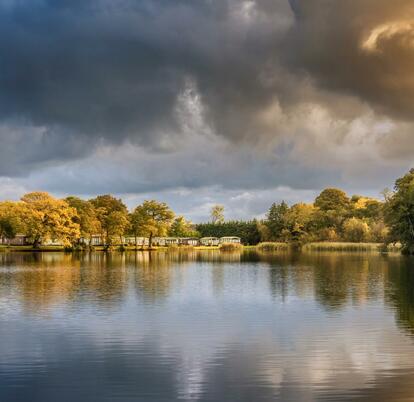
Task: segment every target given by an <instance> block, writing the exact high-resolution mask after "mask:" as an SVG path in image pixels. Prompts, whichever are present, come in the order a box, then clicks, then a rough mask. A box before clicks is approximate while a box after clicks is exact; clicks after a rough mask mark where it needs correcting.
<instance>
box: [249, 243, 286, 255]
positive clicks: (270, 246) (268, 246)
mask: <svg viewBox="0 0 414 402" xmlns="http://www.w3.org/2000/svg"><path fill="white" fill-rule="evenodd" d="M256 249H257V251H262V252H267V253H268V252H275V251H287V250H289V244H288V243H280V242H279V243H278V242H263V243H259V244H258V245H257V246H256Z"/></svg>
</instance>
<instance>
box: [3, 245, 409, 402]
mask: <svg viewBox="0 0 414 402" xmlns="http://www.w3.org/2000/svg"><path fill="white" fill-rule="evenodd" d="M137 255H138V256H139V258H137V261H136V263H135V262H134V256H136V254H134V253H131V254H124V255H119V256H120V257H119V258H118V257H117V256H118V254H116V253H114V254H113V255H111V256H109V257H105V256H104V254H98V253H96V254H91V258H89V257H88V258H85V259H82V258H81V259H80V261H81V263H80V270H79V269H76V270H75V272H78V273H79V272H80V274H81V275H80V278H78V276H77V275H78V274H76V275H75V276H74V277H73V278H72V279H73V280H72V285H73V287H74V289H71V287H70V286H67V284H68V283H70V281H69V280H68V278H69V277H68V276H67V273H68V272H70V266H71V264H73V263H74V262H76V261H77V262H79V261H78V260H77V259H76V258H75V257H74V261H72V260H71V258H72V257H68V256H65V255H63V254H47V255H45V260H44V261H42V264H44V268H43V269H42V268H41V267H40V266H38V267H37V271H43V272H40V274H41V278H43V281H42V282H43V283H50V282H53V281H54V286H55V287H52V289H53V290H54V292H55V293H54V294H55V296H56V295H58V296H59V292H60V296H61V298H60V302H58V303H56V304H50V305H49V306H48V309H47V312H48V314H47V315H46V314H44V315H39V314H35V313H34V312H31V311H27V312H26V314H24V315H23V314H22V310H21V309H22V305H19V304H17V303H16V300H18V298H17V294H18V292H19V291H21V290H22V289H23V290H27V289H28V287H27V286H24V284H23V282H24V279H26V282H29V283H32V284H33V283H34V284H38V282H39V281H36V280H35V279H36V278H39V277H38V276H36V275H37V274H39V272H36V270H34V269H31V268H30V258H29V257H28V256H29V255H28V254H27V255H26V254H25V255H20V254H16V255H15V256H14V257H13V255H8V256H0V257H1V260H2V261H3V265H4V266H6V263H7V264H8V265H7V266H8V268H6V271H7V272H4V270H2V271H0V295H1V294H3V291H4V288H11V289H13V292H15V293H13V294H10V293H7V292H6V294H5V297H2V298H1V299H0V300H1V304H0V311H3V308H4V311H7V314H6V315H2V316H1V317H0V338H1V339H2V342H1V343H0V397H2V396H3V395H4V392H7V391H4V386H2V384H9V382H10V381H11V382H13V381H19V382H20V385H23V388H24V387H26V389H32V388H31V387H35V386H39V385H41V387H40V391H39V392H40V393H39V394H36V395H38V397H39V398H43V399H39V400H42V402H43V400H45V394H46V392H47V390H48V389H50V387H55V388H59V387H64V388H65V395H67V397H68V398H72V400H73V399H74V397H75V394H76V391H77V390H78V388H77V386H78V384H79V383H81V384H85V383H87V384H88V383H90V382H92V381H93V383H94V384H96V385H97V386H96V388H97V396H95V397H92V398H91V399H89V400H91V401H95V400H99V399H98V398H99V397H101V398H102V395H105V393H106V395H107V397H108V395H110V396H112V395H113V393H116V391H118V392H119V390H120V389H122V392H125V393H126V394H128V395H129V396H131V395H134V396H136V395H141V396H142V395H145V396H146V398H147V399H146V400H148V401H150V400H153V399H154V400H162V398H163V397H164V396H165V395H167V394H168V396H167V398H168V399H169V400H174V399H179V398H182V399H184V400H203V401H204V400H207V399H214V398H215V397H218V398H219V397H223V396H228V395H230V396H231V395H233V396H234V392H236V391H237V392H239V393H240V394H239V395H238V400H240V401H242V402H244V401H251V395H256V396H257V398H258V399H257V400H261V399H260V398H261V397H262V400H271V399H275V395H277V396H278V398H280V400H283V401H295V402H296V401H298V400H318V398H319V397H320V396H321V395H323V396H324V397H326V398H327V399H332V396H334V395H342V396H344V395H345V396H347V395H348V396H349V395H352V394H353V393H356V392H358V393H360V394H364V392H365V391H366V392H368V391H367V390H368V389H371V388H381V387H382V386H385V385H384V384H386V383H387V381H388V378H389V377H391V376H398V375H399V373H401V372H410V371H411V372H412V370H413V369H414V363H413V361H412V355H413V353H414V348H413V345H412V339H411V338H409V337H406V336H405V335H404V334H403V333H402V332H401V331H400V329H399V328H398V327H397V325H396V323H395V319H394V312H393V311H392V310H391V309H387V308H386V307H385V306H384V304H383V291H379V289H382V290H383V287H384V286H386V284H387V281H386V278H385V273H386V272H387V269H388V268H389V267H391V265H389V264H390V263H389V260H387V259H383V258H382V257H379V256H370V257H366V256H364V257H361V256H347V257H346V256H345V257H344V256H342V257H339V256H338V255H335V254H332V255H330V256H321V255H316V256H314V257H312V256H302V257H300V259H299V260H296V262H295V263H293V262H292V260H291V259H290V260H289V257H286V258H285V257H283V256H281V257H278V256H274V257H273V258H269V259H266V260H265V261H262V262H260V261H259V262H258V263H252V262H249V261H248V260H247V259H243V262H242V263H228V262H223V260H221V261H220V259H216V258H214V256H210V255H208V254H198V255H193V254H190V256H189V257H188V258H187V259H186V258H185V257H183V256H181V257H180V256H179V255H178V254H174V253H171V254H168V253H167V254H157V257H154V259H153V260H151V259H150V256H149V254H141V253H140V254H137ZM216 255H217V253H216ZM203 256H204V257H203ZM164 258H165V260H163V259H164ZM13 259H14V262H13ZM25 259H26V260H25ZM181 260H183V261H184V264H182V263H177V261H181ZM163 261H164V262H163ZM194 261H197V262H194ZM344 261H347V262H348V263H347V264H344V263H343V262H344ZM364 261H366V264H363V262H364ZM62 263H65V264H67V266H63V265H62ZM24 264H26V267H23V268H21V269H19V266H20V267H21V266H23V265H24ZM151 264H154V265H151ZM157 264H158V265H159V268H160V269H161V271H160V275H161V276H160V278H159V279H160V281H161V282H163V281H164V275H166V271H167V270H168V276H169V279H168V291H165V292H163V294H162V298H161V301H162V302H160V298H157V297H154V298H148V299H144V300H143V299H142V298H141V295H140V293H139V292H138V293H137V292H136V289H137V287H138V288H139V286H140V285H142V280H143V278H142V275H147V274H151V275H153V274H154V276H153V278H152V279H151V281H150V285H151V286H153V281H156V279H157V277H156V273H155V270H156V267H157ZM163 264H164V265H163ZM357 264H358V266H359V268H358V267H357ZM16 265H17V266H16ZM33 265H35V263H34V262H33V261H32V266H33ZM59 267H61V268H62V269H61V271H62V272H61V274H60V275H58V274H57V271H59ZM72 268H73V267H72ZM150 268H153V269H154V271H153V272H149V271H148V270H149V269H150ZM393 268H398V267H393ZM117 270H119V274H117V272H118V271H117ZM335 270H337V271H339V273H342V274H343V273H345V275H346V277H343V276H338V277H340V278H342V280H343V281H344V283H345V290H344V292H345V293H346V294H347V295H348V298H347V299H346V303H345V304H344V305H343V306H342V308H341V309H339V310H335V311H326V310H324V309H323V308H322V307H321V305H320V304H319V302H318V298H317V297H316V294H315V292H318V291H319V290H318V289H320V288H319V287H318V286H315V281H321V282H322V283H324V282H323V281H322V278H321V275H325V276H326V278H328V279H329V278H331V276H330V275H333V273H335ZM367 270H369V274H370V276H369V280H368V279H367V276H366V271H367ZM140 271H141V272H140ZM144 271H145V272H144ZM23 273H24V274H25V275H29V276H26V278H22V277H21V275H22V274H23ZM339 273H338V275H339ZM5 275H6V276H5ZM42 275H43V276H42ZM218 275H219V280H218V278H217V276H218ZM334 277H335V278H336V276H334ZM5 278H8V280H7V281H5V280H4V279H5ZM105 279H107V282H106V281H105ZM79 280H80V282H77V281H79ZM272 280H275V281H279V282H283V281H284V283H283V284H282V283H281V284H280V285H281V286H279V287H278V286H273V287H272V285H271V284H270V283H269V282H270V281H272ZM111 283H116V285H117V286H116V289H115V290H116V291H115V299H114V302H113V303H110V304H108V303H102V302H101V297H102V294H103V292H106V291H107V290H108V288H107V285H110V284H111ZM22 284H23V287H19V286H22ZM57 284H58V285H57ZM6 285H7V287H6ZM370 287H374V288H375V289H371V290H370V291H363V290H364V289H366V288H370ZM46 288H47V286H46ZM217 288H218V289H217ZM360 288H361V289H360ZM29 289H30V291H31V293H32V297H33V300H35V299H36V297H38V298H42V297H43V290H44V289H45V287H44V286H40V289H41V290H42V292H41V293H36V292H34V293H33V292H32V291H33V289H34V286H32V287H31V288H29ZM68 289H71V292H70V297H68V295H67V291H68ZM79 289H81V292H79V293H77V290H79ZM281 293H284V295H283V296H284V297H283V298H282V297H277V296H281ZM105 294H106V293H105ZM353 294H356V295H363V297H362V301H361V302H360V300H358V298H354V299H353V298H352V295H353ZM27 334H30V336H27ZM56 367H58V368H59V370H56ZM76 367H78V369H76ZM11 377H13V378H14V379H13V378H12V379H10V378H11ZM6 379H7V381H6ZM410 379H411V380H412V377H410ZM62 384H64V385H62ZM73 384H77V385H76V386H73ZM112 387H113V388H112ZM66 391H67V392H66ZM42 392H44V394H42ZM118 396H119V395H118ZM410 396H411V395H410ZM157 398H158V399H157ZM2 399H4V400H8V399H6V398H2ZM9 399H10V398H9Z"/></svg>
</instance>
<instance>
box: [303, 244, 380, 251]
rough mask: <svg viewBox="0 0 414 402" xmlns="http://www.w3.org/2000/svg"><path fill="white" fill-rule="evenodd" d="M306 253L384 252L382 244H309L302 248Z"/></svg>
mask: <svg viewBox="0 0 414 402" xmlns="http://www.w3.org/2000/svg"><path fill="white" fill-rule="evenodd" d="M302 250H304V251H355V252H358V251H360V252H379V251H387V250H384V245H383V244H381V243H346V242H317V243H308V244H305V245H304V246H303V247H302Z"/></svg>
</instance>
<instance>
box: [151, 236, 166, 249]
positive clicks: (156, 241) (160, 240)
mask: <svg viewBox="0 0 414 402" xmlns="http://www.w3.org/2000/svg"><path fill="white" fill-rule="evenodd" d="M152 244H153V245H154V246H158V247H164V246H165V245H166V243H165V237H153V238H152Z"/></svg>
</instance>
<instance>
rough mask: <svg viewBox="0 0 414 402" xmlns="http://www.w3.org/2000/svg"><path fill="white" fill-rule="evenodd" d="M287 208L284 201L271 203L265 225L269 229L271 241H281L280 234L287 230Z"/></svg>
mask: <svg viewBox="0 0 414 402" xmlns="http://www.w3.org/2000/svg"><path fill="white" fill-rule="evenodd" d="M288 211H289V206H288V205H287V204H286V202H285V201H282V202H281V203H280V204H276V203H273V204H272V206H271V207H270V209H269V212H268V213H267V216H266V221H265V224H266V226H267V227H268V229H269V233H270V239H271V240H282V237H283V236H282V233H283V232H284V230H285V229H287V221H286V218H287V214H288Z"/></svg>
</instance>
